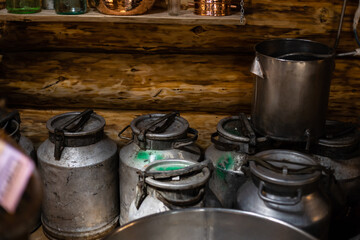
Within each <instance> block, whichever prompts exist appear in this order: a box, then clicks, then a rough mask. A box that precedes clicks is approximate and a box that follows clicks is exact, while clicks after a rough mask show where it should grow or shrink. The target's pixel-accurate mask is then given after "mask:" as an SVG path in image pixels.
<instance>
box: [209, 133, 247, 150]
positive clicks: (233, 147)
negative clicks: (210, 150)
mask: <svg viewBox="0 0 360 240" xmlns="http://www.w3.org/2000/svg"><path fill="white" fill-rule="evenodd" d="M218 136H219V133H218V132H215V133H213V134H211V142H212V143H213V144H214V145H215V146H217V147H220V150H223V151H238V150H239V149H240V147H239V146H238V145H235V144H231V143H224V142H221V141H219V140H217V139H216V137H218ZM248 140H249V139H248Z"/></svg>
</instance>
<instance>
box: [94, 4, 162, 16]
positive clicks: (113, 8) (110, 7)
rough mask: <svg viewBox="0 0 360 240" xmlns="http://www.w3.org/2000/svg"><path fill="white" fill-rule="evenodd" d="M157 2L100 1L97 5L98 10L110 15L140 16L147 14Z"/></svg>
mask: <svg viewBox="0 0 360 240" xmlns="http://www.w3.org/2000/svg"><path fill="white" fill-rule="evenodd" d="M154 2H155V0H100V1H99V3H98V4H95V6H96V8H97V10H98V11H99V12H101V13H104V14H109V15H120V16H129V15H139V14H144V13H145V12H147V11H148V10H149V9H150V8H151V7H152V6H153V5H154Z"/></svg>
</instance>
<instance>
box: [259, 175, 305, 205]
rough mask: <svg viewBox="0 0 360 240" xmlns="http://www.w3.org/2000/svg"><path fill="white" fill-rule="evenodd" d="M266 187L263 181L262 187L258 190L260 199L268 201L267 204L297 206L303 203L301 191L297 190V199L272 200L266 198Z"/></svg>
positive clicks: (261, 182)
mask: <svg viewBox="0 0 360 240" xmlns="http://www.w3.org/2000/svg"><path fill="white" fill-rule="evenodd" d="M264 185H265V183H264V182H263V181H260V185H259V190H258V195H259V197H260V198H261V199H262V200H264V201H266V202H270V203H275V204H279V205H296V204H298V203H299V202H300V201H301V195H302V194H301V189H300V188H299V189H297V196H296V197H295V199H293V200H280V199H271V198H269V197H267V196H266V192H265V190H264Z"/></svg>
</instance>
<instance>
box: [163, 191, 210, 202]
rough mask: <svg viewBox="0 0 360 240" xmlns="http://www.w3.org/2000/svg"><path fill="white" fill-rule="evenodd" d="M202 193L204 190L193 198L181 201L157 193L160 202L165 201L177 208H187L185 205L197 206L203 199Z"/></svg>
mask: <svg viewBox="0 0 360 240" xmlns="http://www.w3.org/2000/svg"><path fill="white" fill-rule="evenodd" d="M204 193H205V190H204V189H203V188H202V189H200V191H199V192H198V194H197V195H196V196H195V197H193V198H190V199H187V200H181V199H174V198H169V197H167V196H166V195H165V194H162V193H161V192H160V191H157V194H158V195H159V199H160V200H165V201H166V202H168V203H170V204H173V205H177V206H187V205H194V204H197V203H198V202H200V200H201V199H202V198H203V196H204Z"/></svg>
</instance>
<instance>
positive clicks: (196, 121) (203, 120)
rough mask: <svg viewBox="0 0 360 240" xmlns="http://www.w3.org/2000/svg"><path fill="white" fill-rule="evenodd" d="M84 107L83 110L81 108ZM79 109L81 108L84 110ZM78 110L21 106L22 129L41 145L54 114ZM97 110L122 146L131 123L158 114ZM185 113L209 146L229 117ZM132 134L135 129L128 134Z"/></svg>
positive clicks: (200, 140)
mask: <svg viewBox="0 0 360 240" xmlns="http://www.w3.org/2000/svg"><path fill="white" fill-rule="evenodd" d="M81 110H82V109H81ZM81 110H79V111H81ZM70 111H76V110H74V109H61V110H34V109H20V110H19V112H20V115H21V121H22V122H21V132H22V134H23V135H24V136H27V137H29V139H31V140H32V141H33V143H34V145H35V146H36V147H37V146H39V145H40V144H41V143H42V142H43V141H45V140H46V139H47V138H48V131H47V129H46V121H47V120H49V119H50V118H51V117H53V116H55V115H58V114H61V113H64V112H70ZM95 112H96V113H97V114H99V115H101V116H102V117H104V118H105V121H106V126H105V132H106V134H107V135H108V136H109V137H110V138H111V139H113V140H114V141H116V142H117V143H118V144H119V145H123V144H126V140H122V139H120V138H119V137H118V133H119V131H120V130H122V129H123V128H124V127H126V126H127V125H128V124H130V122H131V121H132V120H133V119H134V118H136V117H138V116H140V115H143V114H149V113H155V112H154V111H117V110H104V109H96V110H95ZM181 116H182V117H184V118H185V119H186V120H188V121H189V124H190V126H191V127H192V128H195V129H197V130H198V131H199V138H198V141H197V143H198V144H199V145H200V146H201V147H202V148H206V147H207V146H209V145H210V135H211V134H212V133H213V132H215V131H216V125H217V123H218V121H220V120H221V119H222V118H225V117H227V116H228V115H227V114H214V113H201V112H184V113H181ZM125 135H127V136H131V131H129V130H128V131H127V132H126V133H125Z"/></svg>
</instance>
